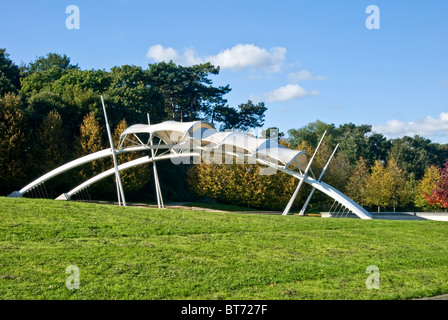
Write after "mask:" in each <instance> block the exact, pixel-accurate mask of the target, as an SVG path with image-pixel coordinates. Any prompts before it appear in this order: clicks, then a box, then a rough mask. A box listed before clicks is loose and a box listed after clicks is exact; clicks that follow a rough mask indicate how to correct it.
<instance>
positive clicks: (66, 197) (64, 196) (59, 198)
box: [55, 193, 70, 201]
mask: <svg viewBox="0 0 448 320" xmlns="http://www.w3.org/2000/svg"><path fill="white" fill-rule="evenodd" d="M55 200H65V201H69V200H70V196H69V195H68V194H67V193H63V194H61V195H60V196H59V197H57V198H56V199H55Z"/></svg>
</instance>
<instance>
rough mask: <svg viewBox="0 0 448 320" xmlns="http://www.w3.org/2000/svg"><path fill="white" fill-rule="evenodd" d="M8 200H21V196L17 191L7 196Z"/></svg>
mask: <svg viewBox="0 0 448 320" xmlns="http://www.w3.org/2000/svg"><path fill="white" fill-rule="evenodd" d="M7 197H8V198H22V194H21V193H20V192H19V191H14V192H11V193H10V194H8V196H7Z"/></svg>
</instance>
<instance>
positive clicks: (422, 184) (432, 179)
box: [414, 165, 440, 210]
mask: <svg viewBox="0 0 448 320" xmlns="http://www.w3.org/2000/svg"><path fill="white" fill-rule="evenodd" d="M439 180H440V171H439V169H438V168H437V167H436V166H434V165H432V166H430V167H428V168H426V170H425V173H424V175H423V178H422V179H421V180H420V181H419V182H418V185H417V190H416V194H415V199H414V203H415V206H416V207H418V208H421V209H425V210H431V209H432V210H433V209H436V208H437V207H438V206H437V205H436V204H430V202H431V203H435V201H434V200H435V199H433V197H434V191H435V190H436V189H437V183H438V182H439Z"/></svg>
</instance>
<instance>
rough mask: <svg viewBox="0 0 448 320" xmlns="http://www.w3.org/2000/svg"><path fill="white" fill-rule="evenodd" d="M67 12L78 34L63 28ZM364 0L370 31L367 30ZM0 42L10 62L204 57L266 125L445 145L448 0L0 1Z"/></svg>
mask: <svg viewBox="0 0 448 320" xmlns="http://www.w3.org/2000/svg"><path fill="white" fill-rule="evenodd" d="M69 5H77V6H78V8H79V11H80V28H79V29H67V27H66V19H67V18H68V17H69V15H70V14H68V13H66V12H65V11H66V7H67V6H69ZM369 5H376V6H377V7H378V8H379V17H380V20H379V23H380V29H373V30H371V29H367V28H366V19H368V17H369V16H370V14H368V13H366V8H367V7H368V6H369ZM1 8H2V10H1V11H0V47H2V48H6V49H7V52H8V53H9V54H10V56H11V58H12V59H13V60H14V61H15V62H16V63H18V64H19V63H21V62H24V63H28V62H30V61H32V60H34V59H35V58H36V57H38V56H42V55H45V54H47V53H48V52H58V53H65V54H67V55H68V56H69V57H70V58H71V59H72V62H73V63H78V64H79V66H80V67H81V68H82V69H92V68H93V69H106V70H108V69H110V68H111V67H112V66H115V65H123V64H131V65H138V66H142V67H144V68H147V65H148V63H153V62H156V61H161V60H169V59H174V61H175V62H177V63H180V64H192V63H198V62H205V61H212V62H213V63H214V64H216V65H220V67H221V72H220V74H219V75H218V76H214V77H213V81H214V84H215V85H226V84H229V85H230V87H231V88H232V91H231V92H230V93H229V94H228V95H227V99H228V102H229V105H231V106H234V107H236V106H237V105H238V104H240V103H244V102H246V101H247V100H249V99H251V100H253V101H255V102H259V101H264V102H265V103H266V106H267V107H268V111H267V113H266V120H265V127H269V126H277V127H279V128H280V130H281V131H283V132H287V130H288V129H291V128H299V127H302V126H304V125H306V124H307V123H309V122H312V121H315V120H317V119H319V120H321V121H324V122H327V123H334V124H335V125H339V124H342V123H349V122H352V123H355V124H371V125H373V128H374V130H375V131H377V132H381V133H383V134H384V135H386V136H387V137H389V138H394V137H400V136H403V135H411V136H413V135H415V134H420V135H423V136H425V137H428V138H430V139H431V140H433V141H435V142H440V143H447V142H448V58H447V57H448V17H447V13H448V1H445V0H428V1H421V0H418V1H403V0H395V1H390V0H389V1H383V0H369V1H364V0H341V1H334V0H314V1H312V0H306V1H298V0H296V1H283V0H277V1H272V0H271V1H262V0H258V1H252V0H238V1H233V0H228V1H219V2H218V1H210V0H209V1H196V0H191V1H145V0H140V1H139V0H127V1H125V0H109V1H104V0H99V1H98V0H95V1H64V0H57V1H56V0H47V1H44V0H42V1H35V0H20V1H2V3H1Z"/></svg>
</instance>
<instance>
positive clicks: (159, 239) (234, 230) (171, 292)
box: [0, 198, 448, 299]
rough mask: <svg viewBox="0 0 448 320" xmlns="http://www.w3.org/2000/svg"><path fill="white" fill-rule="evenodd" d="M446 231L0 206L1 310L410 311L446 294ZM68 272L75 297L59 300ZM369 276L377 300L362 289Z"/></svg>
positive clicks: (65, 294) (388, 224)
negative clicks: (380, 302)
mask: <svg viewBox="0 0 448 320" xmlns="http://www.w3.org/2000/svg"><path fill="white" fill-rule="evenodd" d="M447 234H448V223H446V222H437V221H388V220H369V221H367V220H359V219H323V218H315V217H314V218H313V217H298V216H287V217H284V216H268V215H259V214H256V213H254V214H237V213H211V212H204V211H191V210H180V209H176V210H169V209H165V210H158V209H147V208H135V207H134V208H132V207H126V208H123V207H116V206H111V205H97V204H86V203H76V202H64V201H54V200H31V199H19V198H0V297H1V298H2V299H410V298H417V297H424V296H433V295H437V294H443V293H448V237H447ZM70 265H76V266H77V267H78V268H79V271H80V288H79V289H72V290H68V289H67V288H66V285H65V282H66V279H67V277H68V276H69V274H66V273H65V270H66V268H67V267H68V266H70ZM370 265H376V266H378V268H379V270H380V288H379V289H370V290H369V289H367V288H366V279H367V278H368V276H369V274H367V273H366V268H367V267H368V266H370Z"/></svg>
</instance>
